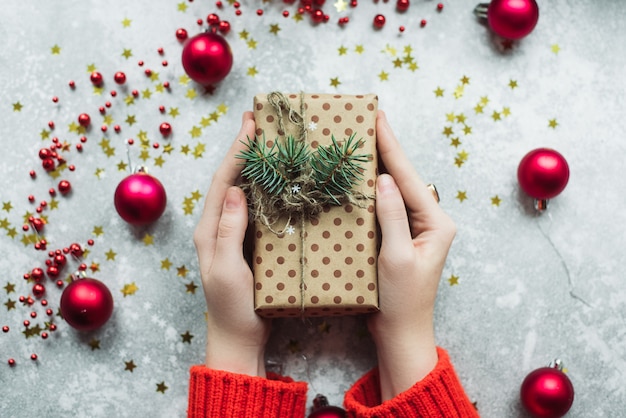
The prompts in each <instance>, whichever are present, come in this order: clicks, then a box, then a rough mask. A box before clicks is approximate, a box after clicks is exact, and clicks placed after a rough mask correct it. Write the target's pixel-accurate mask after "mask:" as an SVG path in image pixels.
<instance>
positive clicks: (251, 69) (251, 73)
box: [248, 65, 259, 77]
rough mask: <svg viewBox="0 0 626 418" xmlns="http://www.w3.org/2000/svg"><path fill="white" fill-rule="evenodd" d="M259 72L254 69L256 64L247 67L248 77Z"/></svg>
mask: <svg viewBox="0 0 626 418" xmlns="http://www.w3.org/2000/svg"><path fill="white" fill-rule="evenodd" d="M258 73H259V72H258V71H257V69H256V65H255V66H252V67H248V75H249V76H250V77H254V76H255V75H257V74H258Z"/></svg>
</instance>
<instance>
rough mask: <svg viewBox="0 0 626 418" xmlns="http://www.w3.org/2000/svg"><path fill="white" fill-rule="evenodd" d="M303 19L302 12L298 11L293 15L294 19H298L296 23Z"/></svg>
mask: <svg viewBox="0 0 626 418" xmlns="http://www.w3.org/2000/svg"><path fill="white" fill-rule="evenodd" d="M302 19H303V17H302V15H301V14H300V13H296V14H294V15H293V20H295V21H296V23H298V22H301V21H302Z"/></svg>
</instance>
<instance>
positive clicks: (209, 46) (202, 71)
mask: <svg viewBox="0 0 626 418" xmlns="http://www.w3.org/2000/svg"><path fill="white" fill-rule="evenodd" d="M182 63H183V67H184V69H185V72H186V73H187V75H188V76H189V77H190V78H191V79H192V80H194V81H195V82H197V83H199V84H202V85H204V86H206V85H210V84H214V83H217V82H219V81H222V80H223V79H224V78H225V77H226V76H227V75H228V73H229V72H230V69H231V67H232V65H233V53H232V51H231V49H230V45H228V42H226V40H225V39H224V37H222V36H220V35H218V34H216V33H211V32H208V33H201V34H199V35H196V36H194V37H193V38H191V39H189V40H188V41H187V42H186V44H185V46H184V48H183V54H182Z"/></svg>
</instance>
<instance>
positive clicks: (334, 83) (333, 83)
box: [330, 77, 341, 87]
mask: <svg viewBox="0 0 626 418" xmlns="http://www.w3.org/2000/svg"><path fill="white" fill-rule="evenodd" d="M340 84H341V81H339V77H334V78H331V79H330V85H331V86H332V87H337V86H339V85H340Z"/></svg>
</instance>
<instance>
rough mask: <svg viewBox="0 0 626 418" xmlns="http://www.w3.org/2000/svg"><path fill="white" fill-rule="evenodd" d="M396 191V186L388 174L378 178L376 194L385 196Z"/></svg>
mask: <svg viewBox="0 0 626 418" xmlns="http://www.w3.org/2000/svg"><path fill="white" fill-rule="evenodd" d="M396 190H398V186H397V185H396V182H395V181H394V179H393V177H391V176H390V175H389V174H381V175H380V176H378V192H379V193H380V194H387V193H391V192H394V191H396Z"/></svg>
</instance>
